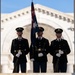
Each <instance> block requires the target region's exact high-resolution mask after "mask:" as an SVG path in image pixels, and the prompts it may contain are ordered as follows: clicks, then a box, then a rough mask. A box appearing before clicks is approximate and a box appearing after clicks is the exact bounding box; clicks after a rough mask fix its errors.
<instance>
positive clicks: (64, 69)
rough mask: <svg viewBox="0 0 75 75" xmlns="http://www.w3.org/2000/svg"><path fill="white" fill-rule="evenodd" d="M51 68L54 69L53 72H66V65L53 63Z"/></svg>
mask: <svg viewBox="0 0 75 75" xmlns="http://www.w3.org/2000/svg"><path fill="white" fill-rule="evenodd" d="M56 66H57V68H56ZM53 68H54V72H64V73H65V72H66V71H67V63H58V64H56V63H54V64H53ZM56 69H58V70H56Z"/></svg>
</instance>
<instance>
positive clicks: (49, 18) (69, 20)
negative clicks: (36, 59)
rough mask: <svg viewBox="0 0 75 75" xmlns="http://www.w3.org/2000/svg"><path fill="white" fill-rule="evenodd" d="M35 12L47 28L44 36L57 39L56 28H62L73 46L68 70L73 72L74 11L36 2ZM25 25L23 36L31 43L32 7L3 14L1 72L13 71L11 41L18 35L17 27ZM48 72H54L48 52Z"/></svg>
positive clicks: (39, 20) (40, 23)
mask: <svg viewBox="0 0 75 75" xmlns="http://www.w3.org/2000/svg"><path fill="white" fill-rule="evenodd" d="M35 12H36V17H37V21H38V24H39V26H42V27H44V28H45V31H44V37H46V38H48V39H49V42H51V40H53V39H55V38H56V37H55V33H54V29H55V28H62V29H63V30H64V32H63V38H65V39H66V40H67V41H68V43H69V45H70V48H71V53H70V54H69V55H68V61H69V62H68V69H67V72H69V73H72V72H73V66H74V15H73V13H70V14H69V13H63V12H60V11H57V10H55V9H52V8H48V7H45V6H42V5H39V4H35ZM20 26H21V27H24V33H23V36H24V37H25V38H27V39H28V41H29V43H30V29H31V7H27V8H24V9H21V10H19V11H16V12H13V13H9V14H1V65H0V67H1V72H2V73H12V70H13V63H12V59H13V56H12V55H11V54H10V47H11V41H12V39H14V38H15V37H16V31H15V28H16V27H20ZM27 59H28V62H27V72H32V62H30V60H29V55H27ZM48 72H50V73H52V72H53V67H52V56H51V55H50V54H48Z"/></svg>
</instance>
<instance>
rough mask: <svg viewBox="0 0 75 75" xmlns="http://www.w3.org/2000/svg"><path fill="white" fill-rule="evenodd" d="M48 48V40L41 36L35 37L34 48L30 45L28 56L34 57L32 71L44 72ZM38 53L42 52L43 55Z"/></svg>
mask: <svg viewBox="0 0 75 75" xmlns="http://www.w3.org/2000/svg"><path fill="white" fill-rule="evenodd" d="M48 50H49V41H48V40H47V39H46V38H44V37H42V38H36V44H35V48H34V49H33V48H32V46H31V47H30V58H31V59H32V58H34V61H33V72H35V73H38V72H40V69H41V72H46V69H47V54H48V52H49V51H48ZM39 53H42V54H43V56H39Z"/></svg>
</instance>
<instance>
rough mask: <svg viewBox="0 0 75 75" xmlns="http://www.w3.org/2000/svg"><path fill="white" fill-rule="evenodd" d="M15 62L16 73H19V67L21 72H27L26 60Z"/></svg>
mask: <svg viewBox="0 0 75 75" xmlns="http://www.w3.org/2000/svg"><path fill="white" fill-rule="evenodd" d="M15 64H16V63H14V68H16V71H15V73H19V69H21V72H22V73H26V62H23V63H19V62H18V63H17V64H16V65H15Z"/></svg>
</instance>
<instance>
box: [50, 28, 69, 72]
mask: <svg viewBox="0 0 75 75" xmlns="http://www.w3.org/2000/svg"><path fill="white" fill-rule="evenodd" d="M62 32H63V30H62V29H60V28H58V29H55V33H56V37H57V38H56V39H55V40H53V41H52V42H51V46H50V53H51V55H52V56H53V68H54V72H66V71H67V62H68V60H67V55H68V54H69V53H70V47H69V45H68V42H67V40H65V39H62V38H61V37H62Z"/></svg>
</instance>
